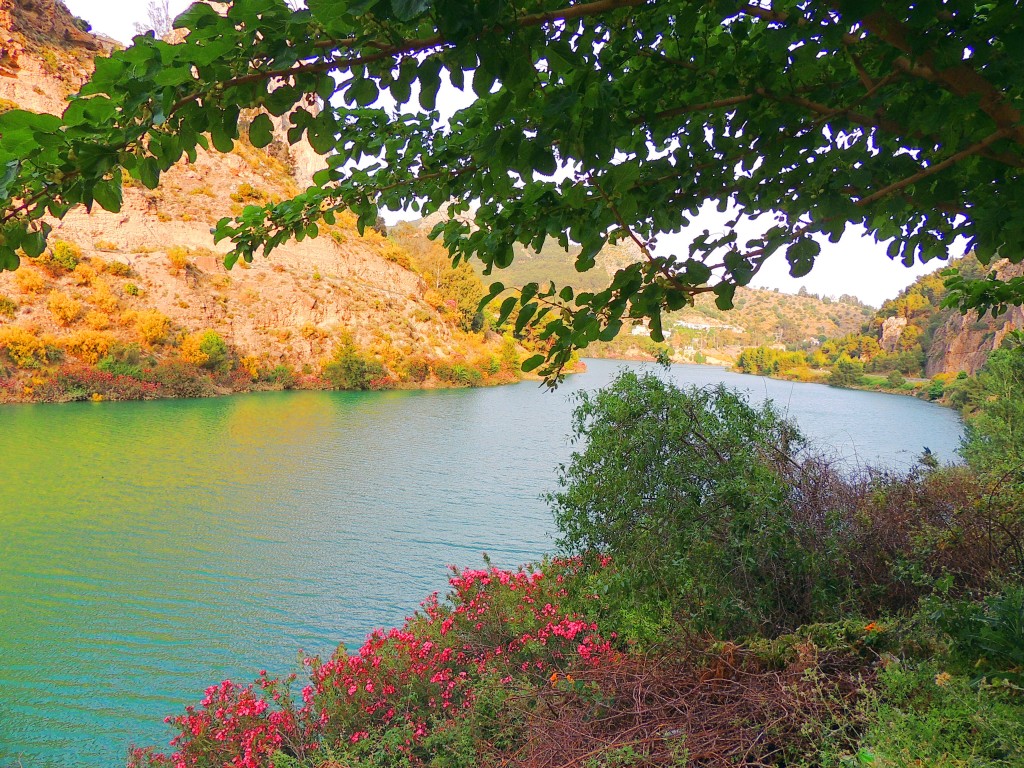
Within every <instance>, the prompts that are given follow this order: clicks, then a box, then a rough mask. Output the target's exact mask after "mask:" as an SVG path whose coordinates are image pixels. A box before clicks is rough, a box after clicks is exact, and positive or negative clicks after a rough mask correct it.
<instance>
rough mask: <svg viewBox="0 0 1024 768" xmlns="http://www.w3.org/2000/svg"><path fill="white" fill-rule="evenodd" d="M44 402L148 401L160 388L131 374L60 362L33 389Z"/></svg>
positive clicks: (157, 395) (158, 392)
mask: <svg viewBox="0 0 1024 768" xmlns="http://www.w3.org/2000/svg"><path fill="white" fill-rule="evenodd" d="M35 395H36V399H38V400H41V401H44V402H55V403H66V402H70V401H74V400H89V399H90V398H92V399H95V398H102V399H104V400H150V399H153V398H156V397H159V396H160V387H159V385H157V384H154V383H152V382H148V381H140V380H139V379H137V378H135V377H132V376H125V375H121V374H116V373H109V372H107V371H103V370H100V369H98V368H93V367H91V366H88V365H63V366H61V367H60V368H59V369H58V370H57V372H56V373H55V374H54V375H53V376H52V377H51V378H50V379H48V380H47V381H46V382H45V383H44V384H43V385H42V386H40V387H38V388H37V389H36V392H35Z"/></svg>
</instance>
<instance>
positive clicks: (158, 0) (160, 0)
mask: <svg viewBox="0 0 1024 768" xmlns="http://www.w3.org/2000/svg"><path fill="white" fill-rule="evenodd" d="M173 30H174V17H173V16H171V7H170V0H148V2H147V4H146V20H145V21H141V22H136V23H135V32H136V33H137V34H139V35H144V34H146V33H147V32H152V33H153V34H154V35H155V36H156V37H157V38H158V39H160V40H162V39H163V38H165V37H167V36H168V35H169V34H170V33H171V32H172V31H173Z"/></svg>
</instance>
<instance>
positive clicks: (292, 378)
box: [260, 365, 299, 389]
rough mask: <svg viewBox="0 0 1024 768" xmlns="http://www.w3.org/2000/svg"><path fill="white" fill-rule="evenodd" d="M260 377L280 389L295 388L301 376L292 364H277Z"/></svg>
mask: <svg viewBox="0 0 1024 768" xmlns="http://www.w3.org/2000/svg"><path fill="white" fill-rule="evenodd" d="M260 379H261V380H262V381H264V382H266V383H268V384H271V385H273V386H274V387H278V388H280V389H294V388H295V385H296V384H298V383H299V378H298V376H296V375H295V371H294V369H293V368H292V367H291V366H290V365H276V366H274V367H273V368H271V369H270V370H269V371H266V372H265V373H264V374H263V375H262V376H260Z"/></svg>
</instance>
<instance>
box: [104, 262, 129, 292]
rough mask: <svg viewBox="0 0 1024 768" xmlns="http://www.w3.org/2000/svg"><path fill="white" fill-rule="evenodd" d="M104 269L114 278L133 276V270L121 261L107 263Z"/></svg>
mask: <svg viewBox="0 0 1024 768" xmlns="http://www.w3.org/2000/svg"><path fill="white" fill-rule="evenodd" d="M104 269H105V270H106V271H107V272H108V273H109V274H111V275H113V276H114V277H132V276H133V275H134V274H135V270H134V269H132V268H131V266H129V265H128V264H125V263H124V262H123V261H108V262H107V264H106V266H105V267H104ZM125 290H127V286H125Z"/></svg>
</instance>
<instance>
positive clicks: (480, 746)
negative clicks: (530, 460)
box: [129, 352, 1024, 768]
mask: <svg viewBox="0 0 1024 768" xmlns="http://www.w3.org/2000/svg"><path fill="white" fill-rule="evenodd" d="M1013 354H1016V355H1017V356H1016V357H1013V358H1012V360H1011V361H1010V362H1007V363H1006V365H1005V366H1004V367H1006V368H1007V369H1008V370H1009V369H1012V371H1011V374H1010V375H1013V376H1019V375H1020V371H1021V370H1022V369H1024V365H1022V364H1021V361H1020V359H1019V352H1012V353H1008V355H1013ZM1003 357H1004V356H1003V355H1000V356H999V357H998V358H996V361H997V363H999V364H1000V365H1003V363H1001V362H1000V361H1001V360H1002V358H1003ZM1000 371H1002V373H993V374H992V375H993V376H995V377H996V379H994V380H993V382H994V381H996V380H998V381H999V382H1002V383H1001V384H995V383H993V384H992V386H1000V385H1005V383H1006V382H1005V381H1003V379H1002V378H1000V377H1002V376H1003V375H1004V374H1005V373H1006V371H1003V369H1002V368H1000ZM1021 391H1024V390H1020V389H1018V390H1017V392H1016V395H1015V398H1014V403H1015V404H1014V407H1013V408H1012V409H1008V408H1005V407H1003V406H1001V405H998V404H997V403H996V401H992V400H989V399H986V398H981V399H979V400H978V402H979V406H978V407H979V414H980V416H984V417H985V418H980V416H979V418H978V419H977V420H975V421H974V422H972V424H973V425H974V427H973V428H972V429H971V430H969V432H968V437H967V447H966V449H965V454H966V455H967V457H968V460H969V463H968V465H966V466H960V467H937V466H934V463H933V462H929V461H927V460H925V461H923V462H922V463H921V465H920V466H918V467H916V468H915V469H913V470H911V471H909V472H906V473H903V474H894V473H888V472H880V471H874V470H863V471H861V472H859V473H857V474H854V475H852V476H851V475H849V474H845V473H844V472H843V471H841V470H840V469H839V468H837V467H834V466H832V465H830V464H829V463H828V462H827V461H825V460H823V459H822V458H820V457H818V456H815V455H814V454H812V453H811V452H809V451H808V449H807V448H806V446H805V444H804V441H803V439H802V437H801V436H800V434H799V432H798V431H797V430H796V429H795V427H794V426H793V425H792V424H790V423H788V422H786V421H785V420H784V419H783V418H782V417H781V416H780V415H779V413H778V412H777V411H776V410H775V409H774V408H773V407H772V406H771V405H766V406H763V407H761V408H754V407H752V406H750V405H749V404H748V403H747V402H746V401H745V399H744V398H743V397H742V396H740V395H738V394H736V393H733V392H730V391H728V390H726V389H724V388H718V389H712V390H696V389H680V388H677V387H675V386H674V385H671V384H668V383H666V382H664V381H662V380H661V379H659V378H657V377H656V376H653V375H644V376H638V375H636V374H633V373H626V374H623V375H622V376H620V377H619V378H618V379H617V380H616V381H615V382H613V384H612V385H610V386H609V387H608V388H606V389H605V390H603V391H600V392H598V393H596V394H592V395H584V396H582V397H581V400H580V403H579V406H578V408H577V410H576V413H575V433H576V437H577V438H578V439H579V441H580V444H581V448H580V450H579V451H578V452H577V453H576V454H575V455H574V457H573V459H572V460H571V462H570V463H569V464H568V465H566V466H564V467H562V468H561V471H560V489H559V490H558V491H557V492H556V493H553V494H552V495H551V496H550V497H549V502H550V503H551V506H552V508H553V511H554V514H555V518H556V520H557V523H558V527H559V530H560V531H561V538H560V541H559V547H560V549H561V552H560V554H559V555H558V556H557V557H555V558H552V559H549V560H545V561H543V562H542V563H538V564H535V565H533V566H529V567H525V568H521V569H519V570H517V571H503V570H500V569H496V568H492V567H490V566H489V565H488V566H487V567H485V568H483V569H480V570H465V571H455V572H454V573H453V576H452V579H451V591H450V592H449V594H448V596H447V597H445V598H444V599H439V598H438V596H437V595H434V596H432V597H431V598H429V599H428V600H427V601H426V602H425V603H424V604H423V607H422V609H421V611H420V612H418V613H417V614H416V615H415V616H413V617H412V618H411V619H409V620H408V621H407V622H406V624H405V625H404V626H403V627H401V628H396V629H392V630H389V631H378V632H375V633H373V634H372V635H371V636H370V637H369V638H368V639H367V641H366V643H365V644H364V645H363V647H362V648H360V649H359V650H358V651H357V652H356V653H354V654H349V652H348V651H347V650H346V649H345V648H344V647H339V649H338V651H337V652H336V653H335V654H334V655H332V656H331V657H330V658H329V659H320V658H308V659H306V660H305V662H304V667H305V669H304V671H303V673H302V675H301V677H299V676H297V675H293V676H291V677H288V678H284V679H277V678H271V677H268V676H266V675H263V676H261V677H260V679H259V680H257V681H256V682H255V683H254V684H253V685H237V684H234V683H231V682H224V683H222V684H220V685H214V686H211V687H210V688H209V689H208V690H207V692H206V696H205V698H204V699H203V700H202V702H201V703H200V704H198V705H197V706H195V707H189V708H188V709H187V710H186V711H185V712H184V713H183V714H180V715H176V716H172V717H170V718H168V723H169V724H170V725H171V726H172V727H173V729H174V731H175V732H176V734H177V735H176V736H175V737H174V740H173V742H172V745H171V750H170V753H163V752H160V751H159V750H157V749H154V748H143V749H135V750H133V751H132V753H131V756H130V761H129V764H130V765H131V766H133V768H143V767H146V768H165V767H167V768H169V767H170V766H173V767H174V768H223V767H224V766H237V767H239V768H258V767H262V766H270V765H273V766H276V767H277V768H314V767H316V768H327V767H330V768H339V767H340V766H349V767H354V766H380V767H381V768H383V767H384V766H421V765H436V766H449V767H452V768H455V767H456V766H458V767H462V766H465V768H471V767H472V768H476V767H477V766H498V765H502V766H516V765H518V766H531V767H535V766H557V765H579V766H593V767H594V768H597V767H598V766H608V767H610V766H632V765H673V766H680V768H681V767H682V766H687V765H708V766H719V765H720V766H725V765H736V764H742V765H749V766H757V765H772V766H828V767H832V766H834V767H835V768H853V767H854V766H865V767H866V766H876V767H879V768H881V767H886V768H888V767H890V766H892V767H895V766H910V765H942V766H948V767H949V768H958V767H959V766H964V767H966V766H986V767H989V766H990V767H992V768H995V767H996V766H999V767H1006V768H1010V767H1011V766H1018V765H1020V764H1021V763H1022V761H1024V725H1022V723H1024V656H1022V655H1021V649H1022V648H1024V581H1022V574H1024V548H1022V542H1024V515H1022V513H1021V509H1022V508H1024V504H1022V502H1024V474H1022V472H1021V463H1020V459H1021V457H1020V456H1018V455H1015V454H1013V453H1012V452H1009V451H1008V450H1007V445H1008V443H1007V442H1006V441H1002V442H1000V441H999V440H998V439H997V438H998V437H999V436H1000V435H1003V436H1005V435H1013V434H1016V431H1015V430H1018V429H1019V428H1020V427H1021V425H1022V424H1024V419H1022V414H1024V410H1022V409H1021V402H1022V401H1024V398H1022V397H1021V395H1020V392H1021ZM926 458H927V457H926Z"/></svg>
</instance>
